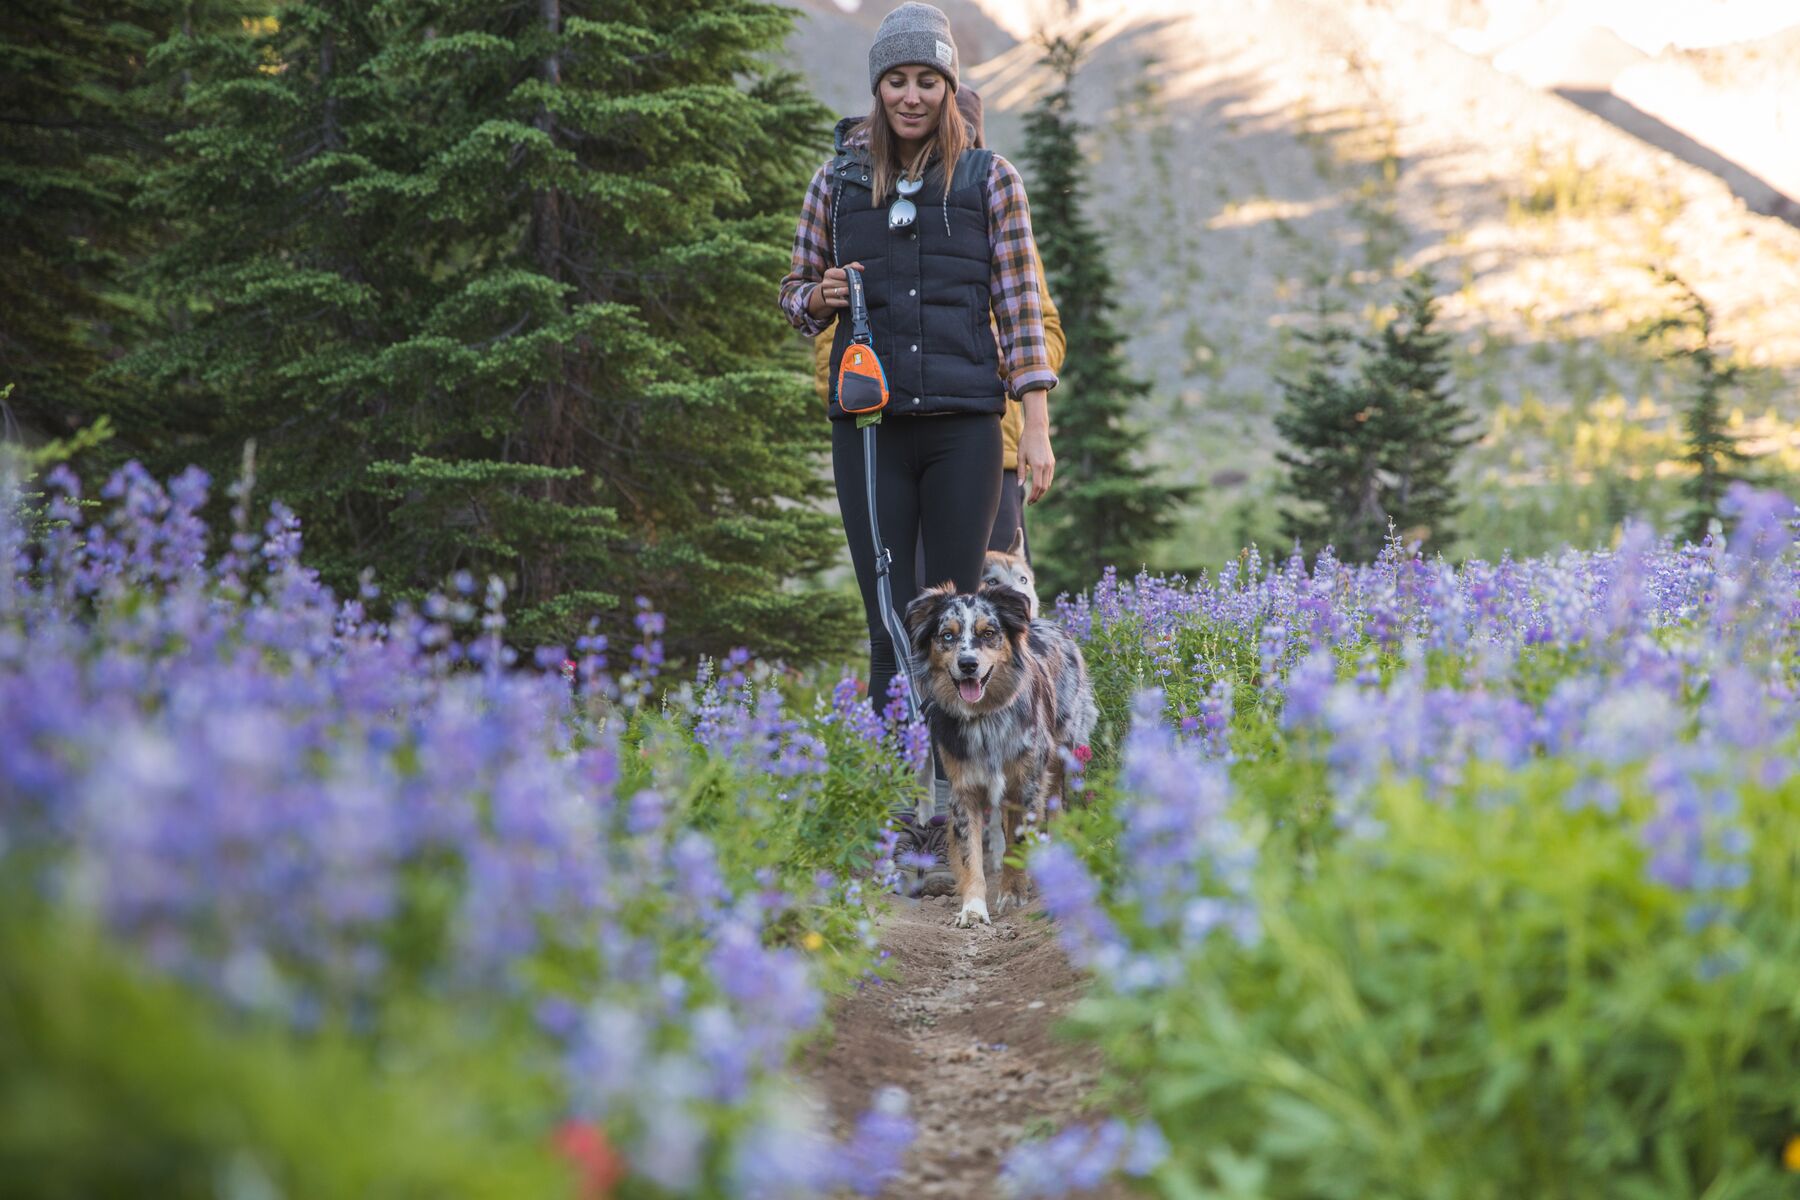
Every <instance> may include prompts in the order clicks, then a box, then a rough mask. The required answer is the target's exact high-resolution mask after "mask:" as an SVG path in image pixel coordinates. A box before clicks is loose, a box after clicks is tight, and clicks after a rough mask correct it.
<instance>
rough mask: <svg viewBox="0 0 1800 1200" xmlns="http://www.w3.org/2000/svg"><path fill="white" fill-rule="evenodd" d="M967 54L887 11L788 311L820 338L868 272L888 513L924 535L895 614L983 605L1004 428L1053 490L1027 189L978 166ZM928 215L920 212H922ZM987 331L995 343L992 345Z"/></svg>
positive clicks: (873, 616)
mask: <svg viewBox="0 0 1800 1200" xmlns="http://www.w3.org/2000/svg"><path fill="white" fill-rule="evenodd" d="M957 66H958V60H957V53H956V43H955V41H954V39H953V38H952V37H951V35H950V22H949V19H948V18H947V17H945V16H944V14H943V13H942V12H941V11H939V10H938V9H937V8H935V7H933V6H932V5H929V4H921V3H908V4H902V5H901V6H900V7H899V8H897V9H895V10H894V11H893V12H891V13H889V14H888V15H887V17H886V19H884V20H883V21H882V23H881V28H880V30H879V31H878V32H877V33H876V35H875V43H874V45H873V46H871V47H870V49H869V90H870V91H871V92H872V93H873V94H874V97H875V103H874V107H873V110H872V111H871V112H870V114H869V116H868V118H867V119H866V120H864V121H863V122H861V123H860V125H858V126H857V127H856V128H855V129H854V130H853V131H851V132H850V133H849V135H848V136H847V137H843V138H841V139H840V141H841V145H842V148H843V149H842V153H840V154H838V155H836V156H835V157H833V158H832V159H831V161H829V162H827V163H826V164H825V165H824V166H823V167H821V168H819V170H818V172H817V173H816V174H815V175H814V176H813V180H812V184H811V185H810V186H809V187H808V188H807V191H806V200H805V203H804V205H803V206H802V208H801V212H800V226H799V230H798V232H797V233H796V234H795V237H794V257H793V267H792V269H791V270H790V271H789V272H788V274H787V276H786V278H784V279H783V280H782V281H781V307H782V310H783V312H785V313H786V314H787V318H788V320H789V321H790V322H791V323H792V324H793V325H794V327H795V328H796V329H799V330H800V331H801V332H803V333H805V334H807V335H809V336H814V335H817V334H818V333H819V332H820V331H821V330H823V329H824V328H825V326H826V325H827V324H829V323H830V322H831V320H832V319H833V318H834V317H835V316H836V315H837V313H838V312H839V311H840V310H843V309H845V308H847V307H848V306H849V303H850V296H849V285H848V282H847V280H846V278H845V275H844V267H846V266H851V267H856V268H858V269H859V270H861V271H862V273H863V278H864V282H865V285H866V293H867V297H868V306H869V318H870V324H871V326H872V328H873V331H874V342H875V351H876V353H877V355H878V356H879V358H880V359H881V363H882V367H883V369H884V370H885V371H886V373H887V380H888V388H889V391H890V395H891V399H890V400H889V403H888V407H887V410H886V414H885V419H884V420H883V421H882V425H881V435H880V437H879V439H878V440H877V445H878V454H877V462H876V479H877V488H876V490H877V500H876V503H877V507H878V514H877V515H878V516H879V518H880V522H881V534H882V539H883V541H885V542H886V543H887V545H888V546H889V548H890V549H899V548H901V547H910V546H912V545H914V544H915V543H916V542H917V541H918V539H919V536H920V533H921V531H923V535H924V540H925V574H926V578H925V579H924V580H920V579H919V578H917V576H916V572H915V570H914V565H913V562H912V556H911V555H909V554H905V553H897V554H896V555H895V557H894V562H893V567H892V576H891V578H892V583H893V590H894V599H895V602H896V604H897V605H899V606H900V607H902V608H904V607H905V605H906V603H907V601H908V600H910V599H911V598H912V597H913V596H915V595H917V594H918V592H919V591H920V590H921V589H922V587H923V586H925V585H926V584H930V583H939V582H942V581H944V580H953V581H954V582H955V584H956V586H957V589H958V590H960V591H969V592H972V591H974V590H975V588H976V587H977V585H978V584H979V582H980V579H981V565H982V557H983V554H984V553H985V551H986V548H987V541H988V532H989V530H990V529H991V528H992V527H993V523H994V515H995V511H996V510H997V508H998V507H999V503H1000V483H1001V435H1000V419H1001V415H1002V414H1003V413H1004V412H1005V410H1006V405H1007V403H1008V396H1010V397H1011V398H1012V399H1013V400H1016V401H1018V402H1019V403H1020V404H1022V405H1023V407H1024V414H1025V422H1024V429H1023V431H1022V432H1021V434H1020V437H1019V449H1018V471H1019V475H1020V477H1021V478H1023V477H1025V476H1027V475H1029V477H1030V481H1031V482H1030V493H1029V497H1028V503H1032V504H1035V503H1037V501H1038V500H1039V499H1041V498H1042V497H1043V495H1044V493H1045V492H1047V491H1048V490H1049V489H1050V482H1051V479H1052V477H1053V475H1054V473H1055V470H1056V459H1055V457H1054V456H1053V455H1052V454H1051V451H1050V418H1049V408H1048V393H1049V390H1050V389H1051V388H1052V387H1055V386H1056V374H1055V372H1054V371H1052V370H1051V368H1050V363H1049V360H1048V357H1047V355H1046V351H1045V343H1044V328H1043V311H1042V307H1041V304H1040V301H1039V280H1038V266H1037V260H1036V253H1035V250H1034V247H1033V243H1032V236H1031V216H1030V212H1029V210H1028V208H1027V206H1026V200H1025V185H1024V182H1023V181H1022V180H1021V179H1020V178H1019V173H1018V172H1017V171H1016V170H1015V169H1014V168H1013V167H1012V165H1011V164H1010V163H1008V162H1007V161H1006V160H1005V159H1003V158H1001V157H1000V156H999V155H991V154H989V153H988V152H986V151H976V150H974V149H973V148H972V147H971V145H970V136H969V131H968V128H967V126H966V124H965V123H964V121H963V119H962V117H961V114H960V113H959V112H958V111H957V106H956V104H955V103H954V101H952V102H950V103H946V100H948V99H949V98H950V97H952V96H953V95H954V93H955V90H956V84H957ZM915 201H916V203H915ZM990 316H991V319H992V322H993V328H994V329H995V330H997V331H998V335H999V336H998V339H996V338H995V337H994V336H993V335H992V334H991V333H990V332H989V321H990ZM849 338H850V322H849V321H848V320H842V321H838V322H837V334H836V337H835V339H834V342H833V345H832V353H831V369H830V380H831V387H832V395H831V397H830V416H831V419H832V427H831V462H832V474H833V476H834V478H835V480H836V484H837V497H838V508H839V510H840V511H841V512H842V514H843V519H844V533H845V536H846V538H847V540H848V542H849V544H850V555H851V560H852V562H853V563H854V564H855V567H856V581H857V584H858V586H859V587H860V589H861V591H862V598H863V608H864V612H865V615H866V617H867V619H868V625H869V695H870V699H871V701H872V702H873V703H874V704H875V706H876V708H877V709H880V708H881V707H882V706H883V705H884V704H885V703H886V697H887V687H888V684H889V682H890V681H891V680H892V679H893V677H894V675H895V674H896V672H897V666H896V658H895V653H894V646H893V643H892V641H891V640H890V638H889V636H888V632H887V629H886V628H885V627H884V626H883V624H882V621H881V614H880V609H879V607H878V605H877V601H876V598H875V563H874V549H873V546H872V545H871V542H870V538H869V517H868V508H867V498H866V489H865V486H864V479H863V463H862V447H861V442H860V440H859V435H858V433H857V429H856V422H855V421H854V419H853V418H852V417H851V415H850V414H848V413H846V412H844V411H843V409H842V408H841V407H840V406H839V405H838V403H837V396H836V386H837V373H838V363H839V360H840V359H841V358H842V357H843V353H844V348H845V346H846V345H848V343H849Z"/></svg>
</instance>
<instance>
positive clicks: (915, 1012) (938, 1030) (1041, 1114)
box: [809, 899, 1128, 1198]
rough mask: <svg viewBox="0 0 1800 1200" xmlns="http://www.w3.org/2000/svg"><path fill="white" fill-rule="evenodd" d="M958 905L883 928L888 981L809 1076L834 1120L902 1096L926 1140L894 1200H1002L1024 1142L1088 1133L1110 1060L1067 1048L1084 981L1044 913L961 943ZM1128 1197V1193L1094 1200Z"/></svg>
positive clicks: (908, 907) (916, 906)
mask: <svg viewBox="0 0 1800 1200" xmlns="http://www.w3.org/2000/svg"><path fill="white" fill-rule="evenodd" d="M955 916H956V910H955V908H954V907H952V901H950V900H949V899H943V900H938V899H932V900H923V901H907V900H896V901H895V902H894V906H893V908H892V909H891V910H890V912H889V913H888V915H887V916H886V917H885V918H884V919H883V921H882V924H881V943H882V946H883V947H884V948H885V949H886V950H887V951H888V952H889V955H890V957H889V958H888V960H887V961H888V966H889V967H890V968H891V971H890V978H889V980H888V981H887V982H885V983H882V984H880V985H879V986H866V987H864V988H863V989H862V990H860V991H858V992H856V993H855V994H854V995H851V996H848V997H845V998H844V999H843V1000H842V1001H840V1002H839V1003H838V1005H837V1007H836V1009H835V1010H834V1012H833V1014H832V1016H833V1023H834V1026H835V1029H836V1036H835V1038H834V1039H833V1042H832V1044H831V1046H830V1048H829V1049H828V1050H826V1051H825V1052H824V1053H823V1054H822V1055H820V1056H819V1057H818V1058H817V1059H816V1060H815V1061H814V1063H813V1064H812V1066H811V1069H810V1071H809V1074H811V1076H812V1078H813V1081H814V1083H815V1085H816V1086H818V1087H819V1088H820V1089H821V1090H822V1091H823V1092H824V1093H825V1095H826V1097H827V1099H828V1100H829V1101H830V1104H831V1108H832V1111H834V1112H840V1113H841V1112H860V1111H862V1110H863V1109H864V1108H865V1107H867V1104H868V1101H869V1097H870V1095H871V1093H872V1092H873V1091H874V1090H875V1089H876V1088H878V1087H882V1086H884V1085H894V1086H897V1087H901V1088H904V1089H905V1090H906V1092H907V1094H908V1095H909V1096H910V1097H911V1098H912V1108H913V1115H914V1117H915V1118H916V1119H917V1121H918V1123H919V1138H918V1141H917V1143H915V1145H914V1148H913V1151H912V1154H911V1155H910V1156H909V1158H908V1160H907V1164H906V1169H905V1171H904V1172H903V1174H902V1175H901V1177H900V1178H899V1179H898V1180H896V1181H895V1182H894V1183H893V1184H892V1185H891V1186H890V1187H889V1188H888V1190H887V1191H886V1192H884V1193H883V1195H884V1196H891V1197H909V1198H910V1197H921V1196H942V1197H965V1196H966V1197H989V1196H999V1195H1000V1194H1001V1193H1000V1191H999V1189H998V1187H997V1184H996V1179H997V1176H998V1174H999V1170H1000V1164H1001V1161H1002V1159H1003V1158H1004V1157H1005V1155H1006V1152H1007V1151H1008V1150H1009V1149H1010V1148H1011V1147H1012V1146H1013V1145H1015V1144H1016V1143H1017V1142H1019V1141H1021V1140H1023V1139H1025V1138H1027V1137H1032V1136H1037V1135H1040V1134H1042V1133H1045V1132H1049V1131H1050V1130H1052V1129H1055V1128H1060V1127H1061V1126H1062V1125H1064V1124H1067V1123H1069V1122H1072V1121H1075V1120H1077V1119H1080V1118H1081V1117H1082V1116H1083V1115H1084V1113H1083V1110H1082V1107H1081V1106H1082V1102H1083V1101H1084V1100H1085V1099H1086V1097H1087V1096H1088V1094H1089V1092H1090V1090H1091V1089H1092V1087H1093V1084H1094V1081H1095V1078H1096V1077H1097V1074H1098V1065H1099V1064H1098V1058H1097V1056H1095V1055H1094V1054H1092V1053H1091V1052H1089V1051H1088V1050H1086V1049H1085V1048H1081V1047H1077V1046H1074V1045H1072V1044H1070V1043H1069V1042H1067V1041H1065V1040H1062V1039H1060V1038H1058V1037H1057V1036H1056V1034H1055V1031H1054V1030H1055V1026H1056V1024H1057V1022H1058V1021H1059V1020H1060V1019H1061V1018H1062V1017H1063V1016H1064V1015H1065V1014H1066V1013H1067V1012H1068V1010H1069V1008H1070V1006H1071V1005H1073V1004H1074V1003H1075V1001H1076V1000H1078V999H1079V998H1080V997H1081V994H1082V992H1083V990H1084V984H1083V981H1082V979H1081V976H1080V975H1079V974H1077V973H1076V971H1075V969H1074V968H1073V967H1071V966H1070V965H1069V962H1068V959H1067V958H1065V957H1064V956H1063V952H1062V950H1061V948H1060V947H1059V946H1058V945H1057V942H1056V934H1055V930H1054V927H1053V926H1052V925H1051V924H1050V922H1049V921H1048V920H1047V919H1046V918H1045V916H1044V913H1043V907H1042V903H1041V902H1040V901H1036V900H1034V901H1033V902H1032V903H1031V904H1029V905H1027V906H1026V907H1025V908H1024V909H1022V910H1020V911H1018V912H1012V913H1008V914H1006V915H1005V916H1003V917H997V918H995V920H994V923H993V925H992V926H991V927H989V926H977V927H975V928H973V929H957V928H956V927H955V925H954V921H955ZM1085 1194H1086V1195H1090V1196H1107V1197H1124V1196H1126V1195H1128V1193H1126V1192H1124V1191H1118V1192H1094V1193H1085Z"/></svg>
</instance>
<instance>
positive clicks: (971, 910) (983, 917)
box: [956, 896, 993, 929]
mask: <svg viewBox="0 0 1800 1200" xmlns="http://www.w3.org/2000/svg"><path fill="white" fill-rule="evenodd" d="M976 921H980V922H981V923H982V924H983V925H992V924H993V921H991V920H989V919H988V910H987V901H986V900H983V899H981V898H980V897H979V896H976V897H972V898H970V899H968V900H965V901H963V906H962V911H961V912H959V913H957V914H956V927H957V928H958V929H967V928H968V927H969V926H970V925H971V924H973V923H974V922H976Z"/></svg>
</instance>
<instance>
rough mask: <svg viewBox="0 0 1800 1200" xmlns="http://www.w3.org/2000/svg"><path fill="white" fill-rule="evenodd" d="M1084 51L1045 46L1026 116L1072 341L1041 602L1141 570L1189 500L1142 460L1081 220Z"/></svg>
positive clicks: (1043, 224) (1119, 354) (1059, 411)
mask: <svg viewBox="0 0 1800 1200" xmlns="http://www.w3.org/2000/svg"><path fill="white" fill-rule="evenodd" d="M1083 53H1084V46H1083V43H1082V42H1081V41H1071V40H1068V39H1066V38H1054V39H1051V40H1050V41H1049V42H1048V43H1047V44H1046V53H1045V61H1046V62H1047V63H1048V65H1049V66H1050V68H1051V70H1052V71H1053V72H1054V73H1055V75H1056V78H1057V80H1058V84H1057V87H1056V89H1055V90H1054V91H1052V92H1051V93H1050V94H1049V95H1047V96H1045V97H1044V99H1043V100H1042V101H1041V102H1040V103H1039V104H1038V105H1037V106H1036V107H1035V108H1034V109H1032V111H1031V112H1030V113H1029V114H1027V116H1026V118H1025V153H1024V156H1023V157H1024V162H1025V164H1026V165H1027V167H1028V169H1029V171H1030V179H1031V188H1030V194H1031V206H1032V229H1033V232H1034V233H1035V234H1036V237H1037V243H1038V251H1039V253H1040V255H1041V256H1042V258H1043V262H1044V271H1045V274H1046V275H1047V276H1048V278H1049V285H1050V292H1051V294H1052V295H1053V296H1055V297H1056V302H1057V306H1058V308H1059V310H1060V311H1061V313H1062V323H1063V330H1064V332H1065V334H1066V335H1067V337H1068V356H1067V358H1066V359H1065V361H1064V364H1063V371H1062V375H1061V378H1060V380H1059V381H1058V384H1057V387H1056V389H1055V391H1053V392H1052V393H1051V396H1050V405H1051V410H1052V412H1053V413H1054V414H1055V418H1056V420H1055V424H1056V441H1055V449H1056V468H1057V469H1056V486H1055V489H1054V490H1053V491H1052V492H1051V493H1050V496H1049V498H1048V501H1047V509H1048V511H1047V512H1046V513H1045V517H1044V518H1043V520H1042V521H1041V522H1040V523H1039V530H1040V532H1039V534H1038V536H1037V537H1036V538H1035V539H1034V541H1035V543H1036V549H1035V551H1034V556H1035V558H1036V561H1037V570H1038V577H1039V580H1040V582H1041V583H1042V584H1043V590H1044V592H1045V594H1046V595H1053V594H1055V593H1057V592H1059V591H1064V590H1069V591H1074V590H1079V589H1082V588H1085V587H1088V586H1090V585H1091V584H1093V583H1094V581H1096V580H1097V579H1099V578H1100V575H1101V573H1102V572H1103V571H1104V570H1105V569H1106V568H1107V567H1108V566H1116V567H1118V568H1119V569H1120V570H1121V571H1123V572H1125V573H1127V574H1129V573H1130V572H1131V571H1133V570H1135V569H1137V568H1138V567H1139V566H1140V565H1142V564H1143V562H1144V558H1145V556H1146V555H1147V554H1148V553H1149V552H1150V550H1151V548H1152V547H1153V546H1154V544H1155V543H1156V541H1157V540H1158V539H1160V538H1163V537H1166V536H1167V535H1168V534H1169V532H1170V531H1171V529H1172V528H1173V525H1174V516H1175V509H1176V508H1177V506H1179V505H1180V504H1182V503H1184V502H1186V501H1187V499H1188V498H1189V496H1190V494H1191V489H1189V488H1185V487H1177V486H1171V485H1169V484H1166V483H1159V482H1158V481H1157V480H1156V478H1155V476H1154V473H1153V472H1152V471H1151V469H1150V468H1148V467H1147V466H1144V465H1143V464H1142V463H1141V462H1140V461H1139V460H1138V456H1139V455H1140V454H1141V453H1142V450H1143V445H1144V435H1143V433H1142V432H1141V431H1140V430H1138V429H1135V428H1133V427H1132V425H1131V422H1130V412H1131V407H1132V404H1133V402H1134V401H1137V400H1139V399H1141V398H1142V397H1144V396H1145V395H1147V394H1148V393H1149V390H1150V389H1149V384H1147V383H1146V382H1144V381H1143V380H1141V379H1138V378H1136V377H1134V376H1133V375H1131V373H1130V372H1129V371H1128V370H1127V368H1126V361H1125V351H1124V343H1125V339H1124V337H1123V336H1122V335H1121V334H1120V333H1119V330H1118V327H1117V326H1116V325H1115V324H1114V317H1115V314H1116V312H1117V302H1116V301H1115V299H1114V281H1113V278H1112V274H1111V272H1110V270H1109V269H1108V267H1107V262H1106V249H1105V246H1104V245H1103V244H1102V242H1101V240H1100V235H1099V233H1098V232H1097V231H1096V230H1095V228H1094V226H1093V225H1092V224H1091V223H1090V222H1089V220H1088V218H1087V216H1086V214H1085V213H1084V211H1083V204H1084V199H1085V192H1086V188H1087V166H1086V160H1085V158H1084V157H1083V155H1082V151H1081V146H1080V135H1081V132H1082V127H1081V125H1080V124H1079V123H1078V122H1077V121H1076V120H1075V117H1074V113H1073V102H1072V94H1071V89H1072V86H1073V83H1074V79H1075V74H1076V71H1077V70H1078V69H1079V67H1080V64H1081V59H1082V55H1083Z"/></svg>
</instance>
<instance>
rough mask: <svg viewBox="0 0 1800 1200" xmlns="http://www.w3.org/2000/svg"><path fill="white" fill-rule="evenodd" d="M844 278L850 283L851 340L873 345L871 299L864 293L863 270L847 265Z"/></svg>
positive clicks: (873, 332)
mask: <svg viewBox="0 0 1800 1200" xmlns="http://www.w3.org/2000/svg"><path fill="white" fill-rule="evenodd" d="M844 279H845V281H846V282H848V283H849V285H850V340H851V341H853V342H860V343H862V344H863V345H865V346H872V345H874V344H875V331H874V330H873V329H871V328H870V326H869V300H868V297H867V296H866V295H865V294H864V293H863V277H862V272H861V271H859V270H857V269H856V268H855V267H845V268H844Z"/></svg>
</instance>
